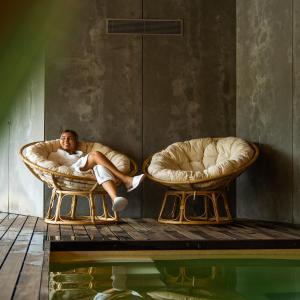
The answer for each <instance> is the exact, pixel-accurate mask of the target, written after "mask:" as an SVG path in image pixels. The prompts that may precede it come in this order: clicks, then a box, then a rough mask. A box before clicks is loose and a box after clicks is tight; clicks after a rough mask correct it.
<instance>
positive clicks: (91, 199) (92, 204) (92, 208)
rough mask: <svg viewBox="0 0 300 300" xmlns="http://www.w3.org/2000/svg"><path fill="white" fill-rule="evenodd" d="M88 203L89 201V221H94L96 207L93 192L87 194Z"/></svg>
mask: <svg viewBox="0 0 300 300" xmlns="http://www.w3.org/2000/svg"><path fill="white" fill-rule="evenodd" d="M89 203H90V217H91V221H92V222H93V223H95V216H96V208H95V198H94V195H93V193H90V194H89Z"/></svg>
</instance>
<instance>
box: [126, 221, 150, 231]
mask: <svg viewBox="0 0 300 300" xmlns="http://www.w3.org/2000/svg"><path fill="white" fill-rule="evenodd" d="M124 221H125V222H126V223H127V224H129V225H130V226H132V227H133V228H134V229H135V230H136V231H138V232H143V231H145V232H147V231H148V228H147V227H145V226H144V225H143V224H141V223H142V222H143V221H142V219H132V218H124Z"/></svg>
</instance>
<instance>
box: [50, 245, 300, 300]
mask: <svg viewBox="0 0 300 300" xmlns="http://www.w3.org/2000/svg"><path fill="white" fill-rule="evenodd" d="M49 271H50V273H49V278H50V282H49V299H51V300H54V299H55V300H56V299H94V300H103V299H105V300H108V299H124V300H125V299H157V300H169V299H170V300H171V299H174V300H212V299H214V300H217V299H220V300H244V299H245V300H248V299H249V300H250V299H251V300H296V299H300V251H299V250H291V249H286V250H268V251H267V250H262V249H258V250H252V251H250V250H238V251H237V250H226V251H219V250H201V251H199V250H188V251H186V250H180V251H176V250H167V251H163V250H158V251H147V250H146V251H84V252H75V251H72V252H53V253H51V256H50V269H49Z"/></svg>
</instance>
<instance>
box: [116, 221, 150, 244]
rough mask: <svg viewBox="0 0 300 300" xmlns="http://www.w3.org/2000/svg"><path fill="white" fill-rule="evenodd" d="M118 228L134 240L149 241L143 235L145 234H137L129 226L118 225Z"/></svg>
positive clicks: (137, 232)
mask: <svg viewBox="0 0 300 300" xmlns="http://www.w3.org/2000/svg"><path fill="white" fill-rule="evenodd" d="M120 227H121V228H122V229H123V230H125V231H126V232H127V234H129V235H130V236H131V237H132V238H133V239H134V240H141V241H143V240H149V237H147V235H145V232H142V233H141V232H139V231H137V230H136V229H135V228H134V227H132V226H131V225H130V224H120Z"/></svg>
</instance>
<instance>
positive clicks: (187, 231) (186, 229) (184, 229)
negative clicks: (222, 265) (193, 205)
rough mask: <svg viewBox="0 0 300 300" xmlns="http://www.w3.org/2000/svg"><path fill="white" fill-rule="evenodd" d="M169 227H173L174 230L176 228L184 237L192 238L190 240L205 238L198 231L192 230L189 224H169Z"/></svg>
mask: <svg viewBox="0 0 300 300" xmlns="http://www.w3.org/2000/svg"><path fill="white" fill-rule="evenodd" d="M169 226H170V227H171V228H174V230H177V231H178V232H180V233H181V234H182V235H184V236H185V237H187V238H189V239H192V240H205V238H204V237H203V236H201V235H200V234H199V233H195V232H192V231H191V230H192V229H193V226H190V225H173V224H170V225H169Z"/></svg>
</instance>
